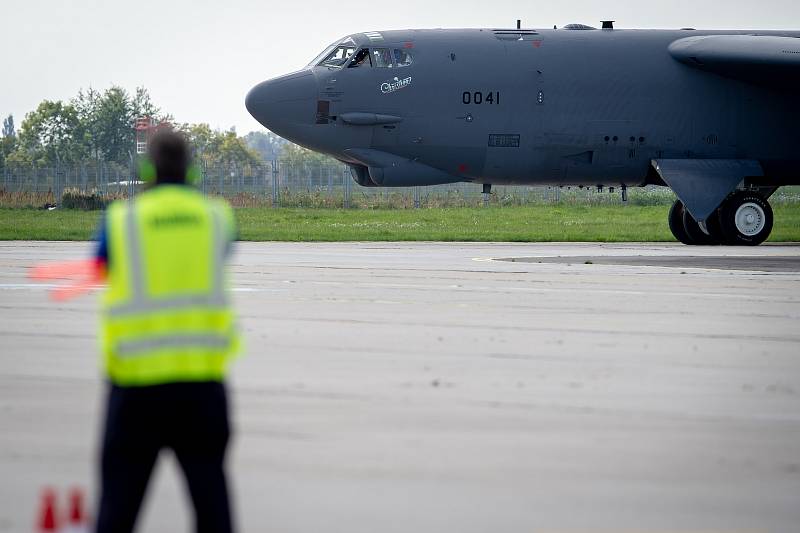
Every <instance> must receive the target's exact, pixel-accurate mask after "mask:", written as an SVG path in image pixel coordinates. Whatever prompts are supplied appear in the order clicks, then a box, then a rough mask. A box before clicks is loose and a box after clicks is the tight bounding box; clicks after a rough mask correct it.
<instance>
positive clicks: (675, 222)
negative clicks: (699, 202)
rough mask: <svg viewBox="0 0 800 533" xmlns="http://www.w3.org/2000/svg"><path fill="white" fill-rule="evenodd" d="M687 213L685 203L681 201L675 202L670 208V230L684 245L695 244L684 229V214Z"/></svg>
mask: <svg viewBox="0 0 800 533" xmlns="http://www.w3.org/2000/svg"><path fill="white" fill-rule="evenodd" d="M684 211H685V209H684V207H683V202H681V201H680V200H675V202H674V203H673V204H672V207H670V208H669V218H668V219H667V220H669V230H670V231H671V232H672V235H673V236H674V237H675V238H676V239H678V241H680V242H682V243H683V244H690V245H691V244H694V241H692V240H691V239H690V238H689V235H687V234H686V230H685V229H683V212H684Z"/></svg>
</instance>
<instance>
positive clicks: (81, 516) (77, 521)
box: [64, 487, 89, 533]
mask: <svg viewBox="0 0 800 533" xmlns="http://www.w3.org/2000/svg"><path fill="white" fill-rule="evenodd" d="M83 501H84V498H83V491H82V490H81V489H80V488H78V487H75V488H73V489H72V490H71V491H70V493H69V518H68V521H67V526H66V527H65V528H64V533H89V520H88V519H87V517H86V511H85V510H84V508H83Z"/></svg>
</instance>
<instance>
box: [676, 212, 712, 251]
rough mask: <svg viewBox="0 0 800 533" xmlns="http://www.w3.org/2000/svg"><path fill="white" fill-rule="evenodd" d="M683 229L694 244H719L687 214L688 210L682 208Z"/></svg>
mask: <svg viewBox="0 0 800 533" xmlns="http://www.w3.org/2000/svg"><path fill="white" fill-rule="evenodd" d="M683 229H684V230H685V231H686V234H687V235H688V236H689V238H690V239H691V240H692V241H694V244H703V245H712V244H719V243H720V241H718V240H716V239H715V238H714V237H712V236H711V235H709V234H708V233H706V232H705V231H703V230H701V229H700V224H698V223H697V221H696V220H695V219H694V217H692V215H690V214H689V211H688V210H686V209H684V210H683Z"/></svg>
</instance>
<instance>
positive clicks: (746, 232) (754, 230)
mask: <svg viewBox="0 0 800 533" xmlns="http://www.w3.org/2000/svg"><path fill="white" fill-rule="evenodd" d="M773 220H774V219H773V214H772V207H771V206H770V205H769V202H767V200H766V199H765V198H764V197H763V196H761V195H760V194H758V193H756V192H750V191H737V192H735V193H733V194H732V195H730V196H728V198H727V199H726V200H725V201H724V202H723V203H722V207H720V209H719V222H720V225H721V226H722V234H723V235H724V236H725V243H726V244H731V245H739V246H756V245H759V244H761V243H762V242H764V241H765V240H767V238H768V237H769V234H770V233H772V224H773Z"/></svg>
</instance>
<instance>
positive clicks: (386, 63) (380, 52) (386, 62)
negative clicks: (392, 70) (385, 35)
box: [372, 48, 392, 68]
mask: <svg viewBox="0 0 800 533" xmlns="http://www.w3.org/2000/svg"><path fill="white" fill-rule="evenodd" d="M372 65H373V66H375V67H378V68H387V67H391V66H392V51H391V50H390V49H389V48H373V49H372Z"/></svg>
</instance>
